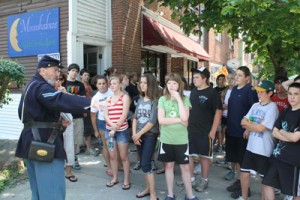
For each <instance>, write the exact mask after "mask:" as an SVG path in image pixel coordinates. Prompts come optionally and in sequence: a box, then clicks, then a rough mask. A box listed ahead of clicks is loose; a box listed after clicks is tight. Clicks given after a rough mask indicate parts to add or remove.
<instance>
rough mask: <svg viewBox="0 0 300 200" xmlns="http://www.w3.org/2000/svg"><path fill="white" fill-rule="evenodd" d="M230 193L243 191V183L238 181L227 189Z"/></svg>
mask: <svg viewBox="0 0 300 200" xmlns="http://www.w3.org/2000/svg"><path fill="white" fill-rule="evenodd" d="M226 190H227V191H228V192H234V191H239V190H241V181H240V180H236V181H235V182H234V183H232V184H231V185H230V186H228V187H227V188H226Z"/></svg>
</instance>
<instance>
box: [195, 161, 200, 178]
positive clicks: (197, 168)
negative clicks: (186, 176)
mask: <svg viewBox="0 0 300 200" xmlns="http://www.w3.org/2000/svg"><path fill="white" fill-rule="evenodd" d="M194 174H196V175H199V174H201V164H200V163H199V164H198V165H197V166H196V167H195V169H194Z"/></svg>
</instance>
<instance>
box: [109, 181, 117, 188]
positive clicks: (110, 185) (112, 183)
mask: <svg viewBox="0 0 300 200" xmlns="http://www.w3.org/2000/svg"><path fill="white" fill-rule="evenodd" d="M118 183H119V181H115V182H113V181H110V182H108V183H106V187H113V186H115V185H117V184H118Z"/></svg>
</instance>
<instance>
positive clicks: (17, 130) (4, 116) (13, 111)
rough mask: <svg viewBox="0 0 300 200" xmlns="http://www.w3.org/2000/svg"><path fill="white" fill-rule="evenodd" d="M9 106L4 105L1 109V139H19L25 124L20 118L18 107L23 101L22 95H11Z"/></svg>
mask: <svg viewBox="0 0 300 200" xmlns="http://www.w3.org/2000/svg"><path fill="white" fill-rule="evenodd" d="M9 97H10V98H12V99H13V101H10V102H9V104H8V105H3V107H2V108H0V139H10V140H15V139H19V136H20V134H21V131H22V128H23V124H22V123H21V121H20V119H19V116H18V107H19V102H20V99H21V94H10V95H9Z"/></svg>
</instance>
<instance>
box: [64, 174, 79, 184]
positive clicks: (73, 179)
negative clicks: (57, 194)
mask: <svg viewBox="0 0 300 200" xmlns="http://www.w3.org/2000/svg"><path fill="white" fill-rule="evenodd" d="M65 177H66V179H68V180H69V181H71V182H77V177H76V176H74V175H71V176H65Z"/></svg>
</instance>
